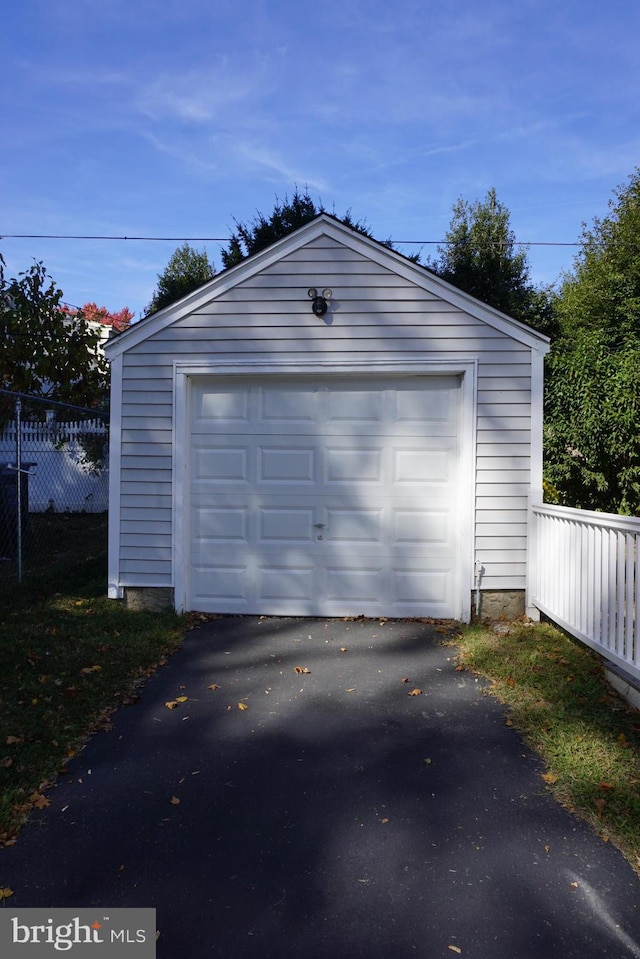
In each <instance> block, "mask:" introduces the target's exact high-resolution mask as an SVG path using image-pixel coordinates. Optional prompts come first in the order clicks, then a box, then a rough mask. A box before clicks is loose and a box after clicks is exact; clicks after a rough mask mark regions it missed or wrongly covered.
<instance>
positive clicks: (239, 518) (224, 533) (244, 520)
mask: <svg viewBox="0 0 640 959" xmlns="http://www.w3.org/2000/svg"><path fill="white" fill-rule="evenodd" d="M248 514H249V507H248V506H218V507H211V506H209V507H204V508H202V509H197V510H194V511H193V515H192V520H191V523H192V535H193V537H194V538H195V539H196V540H197V542H196V543H195V544H194V549H197V548H198V547H201V545H202V543H203V542H204V543H206V547H207V549H208V548H209V545H210V544H215V543H246V542H247V536H248V529H249V515H248Z"/></svg>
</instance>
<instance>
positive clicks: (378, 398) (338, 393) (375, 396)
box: [326, 388, 385, 433]
mask: <svg viewBox="0 0 640 959" xmlns="http://www.w3.org/2000/svg"><path fill="white" fill-rule="evenodd" d="M326 420H327V424H328V425H334V426H337V427H338V428H339V430H340V432H341V433H342V432H345V431H346V432H348V433H352V432H354V431H357V430H359V429H360V428H361V427H362V426H372V425H373V426H376V427H377V432H381V431H382V425H383V423H384V422H385V392H384V391H383V390H367V389H359V390H356V389H340V388H336V389H335V390H331V392H330V393H328V394H327V410H326Z"/></svg>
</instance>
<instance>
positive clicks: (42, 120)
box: [0, 0, 640, 315]
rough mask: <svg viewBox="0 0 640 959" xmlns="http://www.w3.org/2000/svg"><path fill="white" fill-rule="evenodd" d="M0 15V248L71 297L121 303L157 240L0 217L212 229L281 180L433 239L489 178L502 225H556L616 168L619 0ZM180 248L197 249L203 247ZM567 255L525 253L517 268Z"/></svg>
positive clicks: (28, 5) (624, 85)
mask: <svg viewBox="0 0 640 959" xmlns="http://www.w3.org/2000/svg"><path fill="white" fill-rule="evenodd" d="M2 19H3V23H2V32H1V34H0V90H1V91H2V92H1V93H0V102H1V104H2V130H3V134H2V149H1V150H0V184H1V187H0V189H1V191H2V204H1V206H0V235H2V236H4V237H5V238H4V239H2V240H0V251H1V252H2V253H3V255H4V257H5V260H6V261H7V271H8V273H9V275H12V276H13V275H15V274H16V273H17V272H18V271H20V270H23V269H26V268H28V266H29V265H30V264H31V262H32V260H33V259H36V260H43V261H44V263H45V265H46V267H47V269H48V271H49V273H50V274H51V275H52V276H53V278H54V279H55V280H56V282H57V284H58V285H59V286H60V287H61V288H62V290H63V291H64V298H65V300H67V301H68V302H70V303H73V304H78V305H79V304H82V303H84V302H86V301H97V302H98V304H100V305H105V306H107V307H108V308H109V309H111V310H119V309H121V308H122V307H123V306H128V307H129V308H130V309H131V310H133V311H134V312H135V313H136V314H137V315H140V313H141V312H143V311H144V307H145V306H146V304H147V303H148V302H149V300H150V298H151V296H152V294H153V291H154V288H155V283H156V279H157V274H158V273H160V272H161V271H162V270H163V269H164V267H165V265H166V263H167V261H168V259H169V257H170V256H171V254H172V253H173V251H174V250H175V248H176V247H177V246H178V245H179V244H178V242H138V241H133V240H130V241H126V242H115V241H114V242H107V241H76V240H35V239H33V240H26V239H25V240H16V239H8V238H6V235H7V234H91V235H95V234H105V235H113V236H171V237H204V236H207V237H224V236H228V234H229V230H230V228H231V227H232V226H233V221H234V218H235V219H238V220H248V219H250V218H251V217H252V216H253V214H254V213H255V212H256V210H261V211H262V212H264V213H266V214H268V213H270V212H271V210H272V208H273V204H274V201H275V198H276V197H281V198H282V197H284V196H285V195H286V194H287V193H289V194H290V193H291V192H292V190H293V189H294V188H295V185H296V184H297V185H298V187H300V188H304V187H305V186H306V187H308V188H309V191H310V193H311V194H312V196H313V197H314V198H316V199H321V200H322V202H323V203H324V205H325V206H326V207H327V208H328V209H329V210H335V212H336V213H337V214H338V215H340V214H342V213H344V212H345V211H346V210H347V209H351V211H352V213H353V215H354V217H355V218H357V219H365V220H366V221H367V223H368V225H369V227H370V228H371V229H372V231H373V233H374V235H375V236H376V237H378V238H379V239H386V238H388V237H390V238H391V239H394V240H439V239H441V238H442V237H443V236H444V233H445V231H446V229H447V226H448V224H449V221H450V218H451V207H452V205H453V203H454V202H455V200H456V199H457V198H458V197H460V196H462V197H464V198H465V199H468V200H471V201H473V200H475V199H478V198H483V197H484V196H485V194H486V192H487V190H488V189H489V188H490V187H492V186H493V187H495V188H496V190H497V193H498V198H499V199H500V200H501V201H502V202H503V203H504V204H505V205H506V206H507V207H508V209H509V210H510V212H511V224H512V227H513V229H514V231H515V233H516V236H517V237H518V239H521V240H530V241H576V240H577V239H578V238H579V235H580V230H581V224H582V222H584V221H586V222H587V223H591V222H592V220H593V218H594V216H602V215H604V214H606V211H607V204H608V201H609V200H610V198H611V197H612V194H613V191H614V189H615V188H616V187H617V186H618V185H620V184H621V183H624V182H625V181H626V179H627V177H628V176H629V175H630V174H631V173H632V171H633V170H634V168H635V167H636V166H638V164H639V163H640V96H639V93H640V84H639V80H640V56H638V36H639V35H640V4H638V2H637V0H609V3H608V4H604V3H602V0H598V2H594V0H516V2H514V0H484V2H482V3H480V2H478V0H458V2H455V0H450V2H448V3H447V2H442V0H438V2H435V0H393V2H391V0H385V2H381V0H370V2H366V0H313V2H305V0H279V2H275V0H20V2H15V3H7V4H5V5H4V8H3V18H2ZM193 245H194V246H196V247H197V248H199V249H200V248H202V247H203V246H206V248H207V252H208V254H209V256H210V258H212V259H213V261H214V264H215V266H216V269H220V268H221V262H220V254H219V248H220V245H221V244H219V243H215V242H211V243H207V244H204V243H200V242H194V243H193ZM399 248H400V249H401V250H402V251H403V252H414V251H415V249H416V248H415V247H413V246H412V247H402V246H401V245H400V246H399ZM575 252H576V251H575V250H574V249H572V248H571V247H533V248H531V249H530V252H529V261H530V264H531V268H532V278H533V280H534V281H535V282H540V283H542V282H544V283H549V282H553V281H555V280H556V279H557V278H558V276H559V274H560V273H561V271H562V270H564V269H568V268H570V267H571V264H572V261H573V256H574V255H575ZM423 254H424V255H429V254H431V255H434V254H435V248H434V247H429V246H427V247H424V250H423Z"/></svg>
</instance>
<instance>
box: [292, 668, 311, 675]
mask: <svg viewBox="0 0 640 959" xmlns="http://www.w3.org/2000/svg"><path fill="white" fill-rule="evenodd" d="M293 671H294V673H297V674H298V675H300V674H304V675H305V676H306V675H307V674H308V673H310V672H311V670H310V669H307V667H306V666H294V669H293Z"/></svg>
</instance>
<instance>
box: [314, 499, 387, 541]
mask: <svg viewBox="0 0 640 959" xmlns="http://www.w3.org/2000/svg"><path fill="white" fill-rule="evenodd" d="M383 520H384V510H383V509H381V508H378V509H370V508H368V507H366V506H362V507H346V508H344V507H340V506H337V507H331V506H328V507H327V508H326V509H325V511H324V523H323V525H324V529H323V530H322V531H320V532H319V533H318V535H321V536H323V539H324V540H325V541H326V542H328V543H342V544H344V545H349V544H351V543H357V544H360V543H365V542H368V543H382V542H383V541H384V523H383Z"/></svg>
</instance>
